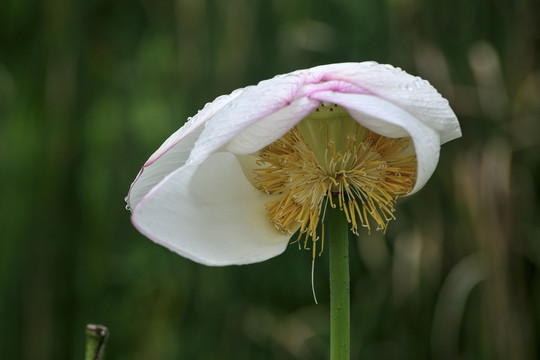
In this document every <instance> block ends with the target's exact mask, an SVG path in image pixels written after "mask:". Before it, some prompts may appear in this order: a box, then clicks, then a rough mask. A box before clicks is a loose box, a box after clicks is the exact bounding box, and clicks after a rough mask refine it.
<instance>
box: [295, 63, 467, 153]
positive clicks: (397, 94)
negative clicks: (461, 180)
mask: <svg viewBox="0 0 540 360" xmlns="http://www.w3.org/2000/svg"><path fill="white" fill-rule="evenodd" d="M337 80H339V81H345V82H348V83H351V84H354V85H355V86H358V87H359V88H362V89H363V90H364V92H367V93H370V94H372V95H375V96H378V97H381V98H383V99H385V100H387V101H389V102H391V103H393V104H395V105H397V106H399V107H401V108H403V109H404V110H406V111H407V112H409V113H410V114H411V115H412V116H414V117H416V118H417V119H418V120H420V121H421V122H422V123H424V124H425V125H427V126H428V127H430V128H431V129H433V130H435V131H437V133H438V134H439V137H440V139H441V144H444V143H446V142H448V141H450V140H453V139H456V138H458V137H460V136H461V129H460V127H459V123H458V121H457V118H456V115H455V114H454V112H453V111H452V109H451V108H450V106H449V104H448V101H447V100H446V99H444V98H443V97H442V96H441V95H440V94H439V93H438V92H437V90H436V89H435V88H434V87H433V86H431V84H430V83H429V82H428V81H427V80H423V79H421V78H419V77H417V76H412V75H410V74H408V73H406V72H405V71H403V70H401V69H400V68H395V67H393V66H391V65H381V64H378V63H376V62H362V63H341V64H331V65H323V66H318V67H315V68H312V69H309V73H308V76H307V78H306V80H305V81H306V83H310V84H312V83H321V82H323V83H324V82H332V81H337ZM342 87H343V88H344V89H346V87H345V86H342ZM338 91H340V90H338ZM340 92H348V93H350V91H340ZM357 93H358V92H357Z"/></svg>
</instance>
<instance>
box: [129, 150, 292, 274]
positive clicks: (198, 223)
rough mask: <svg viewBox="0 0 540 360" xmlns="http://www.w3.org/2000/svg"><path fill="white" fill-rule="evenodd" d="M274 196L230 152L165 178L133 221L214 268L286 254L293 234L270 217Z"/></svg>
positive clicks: (161, 241) (176, 249) (151, 235)
mask: <svg viewBox="0 0 540 360" xmlns="http://www.w3.org/2000/svg"><path fill="white" fill-rule="evenodd" d="M268 200H269V196H268V195H266V194H263V193H261V192H260V191H257V190H256V189H255V188H254V187H253V185H252V184H251V183H250V182H249V181H248V180H247V179H246V178H245V177H244V175H243V172H242V169H241V167H240V164H239V162H238V160H237V159H236V157H235V156H234V155H233V154H231V153H224V152H220V153H215V154H213V155H211V156H209V157H208V158H207V159H206V160H205V161H204V162H203V163H202V164H200V165H196V164H188V165H185V166H184V167H182V168H180V169H178V170H176V171H175V172H173V173H172V174H171V175H169V176H168V177H166V178H165V179H164V180H163V181H162V182H161V183H160V184H159V185H158V186H156V187H154V188H153V189H152V191H151V192H150V193H149V194H148V195H147V196H146V197H145V198H144V199H143V200H142V201H141V202H140V203H139V205H138V206H137V207H136V208H135V210H134V212H133V215H132V221H133V224H134V225H135V226H136V227H137V229H139V231H140V232H141V233H143V234H144V235H146V236H147V237H148V238H150V239H152V240H153V241H155V242H156V243H158V244H160V245H162V246H165V247H167V248H169V249H170V250H172V251H174V252H176V253H178V254H180V255H182V256H184V257H187V258H189V259H191V260H193V261H196V262H199V263H202V264H205V265H213V266H221V265H233V264H248V263H254V262H259V261H263V260H266V259H269V258H271V257H274V256H276V255H279V254H281V253H282V252H283V251H284V250H285V248H286V247H287V243H288V240H289V237H290V235H285V234H282V233H280V232H279V231H278V230H277V229H276V228H275V227H274V226H273V225H272V223H270V222H269V221H268V219H267V217H266V209H265V202H266V201H268Z"/></svg>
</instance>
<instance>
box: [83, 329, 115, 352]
mask: <svg viewBox="0 0 540 360" xmlns="http://www.w3.org/2000/svg"><path fill="white" fill-rule="evenodd" d="M108 336H109V330H108V329H107V328H106V327H105V326H103V325H95V324H88V325H86V354H85V357H84V358H85V360H103V359H104V358H105V343H106V342H107V338H108Z"/></svg>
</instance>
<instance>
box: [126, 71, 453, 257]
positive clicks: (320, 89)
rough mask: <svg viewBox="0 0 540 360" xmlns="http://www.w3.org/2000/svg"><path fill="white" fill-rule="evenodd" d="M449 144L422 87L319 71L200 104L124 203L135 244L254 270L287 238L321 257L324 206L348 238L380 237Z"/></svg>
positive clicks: (447, 129)
mask: <svg viewBox="0 0 540 360" xmlns="http://www.w3.org/2000/svg"><path fill="white" fill-rule="evenodd" d="M460 136H461V130H460V127H459V123H458V121H457V119H456V116H455V115H454V113H453V111H452V109H451V108H450V106H449V105H448V101H446V100H445V99H444V98H443V97H442V96H441V95H440V94H439V93H438V92H437V91H436V90H435V89H434V88H433V87H432V86H431V85H430V84H429V83H428V82H427V81H426V80H422V79H421V78H419V77H414V76H411V75H409V74H407V73H406V72H404V71H403V70H401V69H399V68H394V67H392V66H390V65H380V64H377V63H374V62H363V63H340V64H332V65H324V66H318V67H314V68H311V69H306V70H299V71H295V72H292V73H289V74H285V75H278V76H276V77H274V78H272V79H270V80H265V81H262V82H260V83H259V84H258V85H256V86H248V87H246V88H243V89H238V90H235V91H233V92H232V93H231V94H230V95H224V96H220V97H218V98H217V99H216V100H214V101H213V102H212V103H208V104H206V106H205V107H204V108H203V109H202V110H200V111H199V112H198V113H197V115H195V116H194V117H193V118H190V119H189V120H188V122H187V123H186V124H185V125H184V126H183V127H181V128H180V129H179V130H178V131H176V132H175V133H174V134H172V135H171V136H170V137H169V138H168V139H167V140H166V141H165V142H164V143H163V144H162V145H161V147H160V148H159V149H158V150H157V151H156V152H155V153H154V154H153V155H152V156H151V157H150V158H149V159H148V161H147V162H146V163H145V164H144V166H143V168H142V170H141V171H140V172H139V174H138V176H137V178H136V179H135V181H134V182H133V184H132V185H131V188H130V191H129V194H128V197H127V202H128V206H129V208H130V209H131V211H132V222H133V224H134V225H135V227H136V228H137V229H138V230H139V231H140V232H141V233H142V234H144V235H145V236H147V237H148V238H150V239H151V240H153V241H155V242H156V243H158V244H161V245H163V246H165V247H167V248H169V249H170V250H172V251H174V252H176V253H178V254H180V255H182V256H184V257H186V258H189V259H191V260H193V261H196V262H199V263H202V264H205V265H214V266H219V265H231V264H247V263H254V262H259V261H263V260H266V259H269V258H272V257H274V256H277V255H279V254H281V253H282V252H283V251H284V250H285V249H286V247H287V245H288V244H289V241H290V239H291V236H292V234H294V233H295V232H298V234H299V238H298V240H299V242H300V243H304V246H305V247H311V246H312V248H313V250H314V249H315V248H316V247H317V246H319V249H322V246H323V243H322V241H321V242H320V243H319V245H318V242H319V240H320V236H319V235H318V229H319V224H321V222H322V220H323V219H324V216H325V211H326V209H327V207H328V206H333V207H339V208H340V209H342V210H343V216H346V218H347V221H348V222H349V224H350V227H351V231H353V232H357V231H358V229H359V228H360V227H367V228H369V229H371V228H372V227H374V226H376V229H383V230H384V229H386V226H387V224H388V221H389V220H391V219H393V218H394V214H393V212H394V205H395V202H396V199H397V198H398V197H401V196H405V195H410V194H413V193H415V192H417V191H418V190H420V189H421V188H422V187H423V186H424V185H425V183H426V182H427V180H428V179H429V178H430V176H431V175H432V174H433V172H434V170H435V167H436V165H437V162H438V159H439V150H440V145H441V144H444V143H445V142H447V141H450V140H453V139H456V138H458V137H460ZM300 238H301V240H300Z"/></svg>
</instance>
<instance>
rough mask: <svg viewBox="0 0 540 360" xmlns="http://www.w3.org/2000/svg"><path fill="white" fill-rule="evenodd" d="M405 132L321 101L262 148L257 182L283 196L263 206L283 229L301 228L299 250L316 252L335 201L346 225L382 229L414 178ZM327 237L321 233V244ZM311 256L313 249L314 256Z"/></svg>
mask: <svg viewBox="0 0 540 360" xmlns="http://www.w3.org/2000/svg"><path fill="white" fill-rule="evenodd" d="M409 141H410V140H409V138H388V137H385V136H382V135H378V134H376V133H374V132H373V131H371V130H368V129H366V128H365V127H363V126H361V125H360V124H358V123H357V122H356V121H355V120H354V119H352V118H351V117H350V115H349V114H348V113H347V112H346V111H345V110H344V109H343V108H342V107H340V106H336V105H333V106H324V104H321V105H320V106H319V108H317V110H316V111H314V112H313V113H312V114H310V115H309V116H308V117H307V118H306V119H304V120H302V121H301V122H300V123H299V124H298V125H297V126H296V127H294V128H293V129H291V130H290V131H289V132H287V133H286V134H285V135H284V136H283V137H281V138H280V139H278V140H277V141H275V142H273V143H272V144H270V145H268V146H266V147H265V148H263V149H262V150H260V152H259V158H260V159H259V160H258V162H257V164H258V165H259V166H260V168H257V169H255V170H254V171H255V173H256V177H255V183H254V184H255V186H256V188H257V189H259V190H260V191H263V192H265V193H268V194H275V195H280V197H279V199H277V200H274V201H270V202H268V203H267V204H266V206H267V212H268V218H269V219H270V221H272V222H273V223H274V224H275V226H276V227H277V228H278V229H279V230H280V231H283V232H293V231H294V230H296V229H297V228H298V227H299V228H300V237H299V238H298V239H297V241H300V238H301V237H302V236H303V237H304V248H306V249H307V248H308V241H309V240H311V242H312V246H313V248H312V251H313V254H315V252H316V242H317V241H318V240H319V238H318V236H317V226H318V225H319V222H320V221H322V220H323V219H324V216H325V209H326V206H327V205H328V204H329V205H330V206H332V207H336V203H334V202H333V201H332V197H333V196H337V199H338V202H337V205H338V206H339V208H340V209H341V210H342V211H343V212H344V215H345V217H346V218H347V221H348V222H349V223H350V224H351V230H352V231H353V233H355V234H356V233H357V232H358V226H359V225H361V226H363V227H367V228H368V230H370V229H371V225H370V219H369V218H371V220H372V221H375V223H376V224H377V230H386V228H387V224H388V222H389V221H390V220H391V219H395V217H394V214H393V212H394V204H395V202H396V199H397V198H398V197H399V196H403V195H406V194H407V193H409V192H410V191H411V190H412V188H413V187H414V184H415V181H416V156H415V155H414V154H411V155H406V154H405V151H406V150H407V149H409ZM323 245H324V238H322V239H321V250H320V252H322V248H323ZM313 256H315V255H313Z"/></svg>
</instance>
